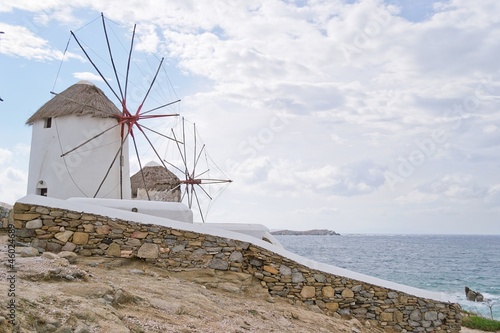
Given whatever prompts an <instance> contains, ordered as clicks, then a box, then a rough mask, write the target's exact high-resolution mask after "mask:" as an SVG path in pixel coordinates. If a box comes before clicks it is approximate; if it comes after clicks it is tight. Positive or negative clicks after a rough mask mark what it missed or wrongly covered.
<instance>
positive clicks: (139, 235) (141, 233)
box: [130, 231, 149, 239]
mask: <svg viewBox="0 0 500 333" xmlns="http://www.w3.org/2000/svg"><path fill="white" fill-rule="evenodd" d="M148 234H149V233H148V232H147V231H136V232H134V233H133V234H132V235H131V236H130V238H138V239H144V238H146V237H147V236H148Z"/></svg>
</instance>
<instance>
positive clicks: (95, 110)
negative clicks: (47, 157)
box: [26, 81, 121, 125]
mask: <svg viewBox="0 0 500 333" xmlns="http://www.w3.org/2000/svg"><path fill="white" fill-rule="evenodd" d="M120 114H121V112H120V110H118V108H117V107H116V106H115V105H114V104H113V103H112V102H111V101H110V100H109V99H108V98H107V97H106V95H104V93H103V92H102V90H101V89H99V88H97V87H96V86H95V85H94V84H92V83H90V82H87V81H80V82H78V83H76V84H74V85H72V86H71V87H69V88H68V89H66V90H64V91H63V92H62V93H60V94H57V95H56V96H55V97H53V98H52V99H51V100H50V101H48V102H47V103H45V104H44V105H43V106H42V107H41V108H40V109H38V111H37V112H35V114H34V115H32V116H31V117H30V118H29V119H28V120H27V121H26V124H30V125H31V124H33V123H34V122H35V121H38V120H43V119H44V118H51V117H62V116H69V115H77V116H83V115H90V116H93V117H101V118H110V117H113V116H115V115H120Z"/></svg>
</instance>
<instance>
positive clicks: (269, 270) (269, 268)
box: [264, 266, 279, 275]
mask: <svg viewBox="0 0 500 333" xmlns="http://www.w3.org/2000/svg"><path fill="white" fill-rule="evenodd" d="M264 270H265V271H266V272H268V273H271V274H274V275H278V273H279V271H278V270H277V269H276V268H274V267H272V266H264Z"/></svg>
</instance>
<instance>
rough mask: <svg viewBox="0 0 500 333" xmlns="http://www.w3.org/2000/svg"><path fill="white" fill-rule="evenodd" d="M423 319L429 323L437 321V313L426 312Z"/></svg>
mask: <svg viewBox="0 0 500 333" xmlns="http://www.w3.org/2000/svg"><path fill="white" fill-rule="evenodd" d="M424 319H425V320H429V321H433V320H437V319H438V313H437V312H436V311H427V312H426V313H425V314H424Z"/></svg>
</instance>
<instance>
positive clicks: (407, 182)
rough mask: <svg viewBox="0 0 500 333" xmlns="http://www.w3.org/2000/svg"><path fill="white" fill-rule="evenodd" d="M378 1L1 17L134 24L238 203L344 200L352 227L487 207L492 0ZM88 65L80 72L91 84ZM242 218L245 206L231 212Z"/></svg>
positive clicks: (127, 4) (494, 118) (87, 2)
mask: <svg viewBox="0 0 500 333" xmlns="http://www.w3.org/2000/svg"><path fill="white" fill-rule="evenodd" d="M387 2H388V1H387ZM387 2H384V1H381V0H380V1H375V0H361V1H356V2H354V3H345V2H343V1H329V2H317V1H316V2H306V3H303V4H302V6H296V5H294V4H292V3H286V2H282V1H273V0H271V1H260V2H259V1H257V2H252V3H251V4H248V3H245V2H240V3H238V2H234V3H231V4H226V3H224V2H215V3H189V2H185V1H168V2H145V3H144V2H141V1H138V0H125V1H121V2H118V1H106V2H102V1H99V0H80V1H77V2H72V3H67V2H62V1H51V2H43V3H42V2H32V1H31V2H30V1H16V2H14V1H4V2H2V4H1V5H0V11H4V12H5V11H9V10H14V9H15V8H18V9H19V10H25V11H30V12H33V13H34V16H35V18H36V21H34V24H39V25H40V26H47V27H48V26H51V24H54V22H56V23H57V25H58V28H60V26H59V25H61V26H64V27H65V28H66V27H67V26H69V27H71V28H75V25H77V24H78V26H79V24H80V23H79V22H76V21H75V23H72V22H71V20H73V19H74V18H75V17H78V16H79V15H78V14H80V13H82V14H83V12H84V11H81V9H85V11H86V12H88V10H90V11H91V13H92V14H95V16H96V17H97V16H98V12H100V11H103V12H104V13H105V14H106V15H108V16H109V17H110V19H112V20H114V21H116V22H118V23H119V24H123V26H125V27H126V28H127V29H129V28H131V26H132V23H133V22H137V23H138V35H139V36H141V41H142V42H141V41H138V44H137V45H138V50H144V51H146V50H155V51H157V52H158V54H159V55H160V56H163V55H165V56H167V57H168V58H169V62H170V64H173V65H175V66H178V68H180V70H181V71H182V72H183V74H185V75H186V76H187V77H189V79H191V80H192V81H190V84H191V83H194V84H193V85H192V86H189V87H188V88H185V91H188V94H189V96H182V99H183V101H184V103H183V110H182V112H183V113H186V114H189V117H190V118H192V119H193V120H195V121H197V122H199V124H200V128H202V129H203V130H204V132H203V136H204V138H207V141H209V142H207V143H211V144H210V145H209V147H210V150H211V152H214V153H213V155H216V156H218V157H219V158H220V159H222V161H223V162H224V161H226V160H225V159H228V162H227V163H225V164H224V163H223V162H222V163H220V164H222V165H224V166H227V169H229V170H230V171H231V177H232V178H233V179H234V180H235V183H233V184H232V185H231V195H233V196H234V198H232V199H234V200H235V201H236V202H238V203H245V202H247V199H248V197H251V201H252V203H253V204H254V205H256V206H259V207H262V210H263V211H266V212H269V211H271V210H273V209H278V208H277V206H278V204H276V202H277V201H274V200H275V199H276V200H279V199H286V200H292V199H294V200H298V199H299V198H300V200H301V202H302V203H301V204H303V205H312V203H317V202H318V200H323V199H325V200H328V198H329V199H332V198H333V199H332V200H337V199H339V198H340V199H341V200H344V201H343V203H344V206H340V205H337V203H335V207H340V209H341V210H342V214H339V215H338V217H339V219H341V218H343V217H344V216H346V221H352V215H351V219H349V217H348V216H349V215H344V213H345V212H349V210H348V209H346V208H345V205H352V206H355V207H367V208H366V211H367V212H368V211H370V212H372V215H370V216H368V215H362V212H359V215H356V216H357V217H358V218H359V219H360V220H363V219H364V220H368V219H369V220H371V219H373V220H377V219H378V220H379V221H382V222H381V223H386V222H385V221H389V220H390V219H389V218H387V216H388V215H391V214H394V215H397V214H401V215H400V217H401V216H402V217H406V218H408V219H410V218H411V217H410V216H408V213H406V212H405V211H404V210H403V208H402V207H404V208H407V207H408V206H409V205H411V204H414V203H419V204H420V205H422V206H425V208H427V209H428V211H430V210H431V209H434V212H435V213H436V216H437V217H436V219H438V217H443V219H446V216H449V215H446V214H450V212H452V211H453V209H452V206H453V205H462V206H463V207H468V208H469V209H470V211H471V212H479V211H481V207H482V206H481V205H484V203H485V202H487V203H488V202H489V204H490V206H491V204H492V203H494V202H498V201H496V199H495V198H497V194H498V191H497V190H496V188H495V187H494V186H493V185H491V184H498V183H500V178H499V177H500V176H498V170H497V168H496V166H497V165H498V162H499V159H498V145H499V142H500V141H499V134H498V128H499V126H500V116H499V113H498V112H497V109H498V101H499V96H500V83H499V82H500V65H499V64H498V61H497V60H496V58H495V57H496V55H497V54H498V53H499V51H500V46H499V44H498V38H499V36H500V30H499V28H498V26H497V23H496V21H495V17H496V16H495V13H499V12H500V3H499V2H498V1H496V0H484V1H481V4H478V3H474V2H470V1H467V0H451V1H447V2H437V1H436V3H435V7H434V12H430V13H429V14H428V15H427V16H426V17H424V18H421V19H420V20H419V21H418V22H416V21H415V20H409V19H407V18H405V17H403V16H401V15H402V14H399V8H398V7H397V6H394V5H389V4H387ZM130 8H134V10H131V9H130ZM92 11H95V12H92ZM403 12H404V8H403V9H402V11H401V13H403ZM497 16H498V15H497ZM78 26H77V27H78ZM10 27H14V28H16V29H18V30H16V35H17V36H21V37H24V36H26V37H27V38H26V41H27V42H26V43H25V42H24V41H23V40H22V39H21V41H18V42H17V43H19V44H12V43H14V42H12V41H10V42H9V43H10V45H9V46H8V47H9V49H6V46H5V45H6V44H7V43H6V39H5V38H6V37H7V35H8V34H7V33H6V34H5V35H4V36H2V43H1V45H2V49H1V50H2V51H0V52H2V53H4V54H9V55H12V56H15V55H16V56H20V57H25V58H28V59H37V60H55V59H60V56H61V54H60V53H57V52H56V51H54V50H52V48H51V46H50V43H49V42H48V41H46V40H45V39H44V38H40V37H39V36H37V35H36V34H35V33H32V32H30V31H29V30H27V29H24V30H23V29H22V27H18V26H8V25H5V24H4V25H3V26H0V29H2V30H4V31H6V28H10ZM6 32H7V31H6ZM12 38H14V37H12ZM16 38H17V37H16ZM51 42H52V41H51ZM125 48H126V47H125ZM346 48H348V49H349V48H350V50H351V51H352V52H351V53H350V54H347V55H348V56H349V57H346ZM18 50H19V52H18ZM106 52H107V50H103V54H104V55H106ZM104 58H106V59H107V57H106V56H104ZM177 61H178V63H177ZM176 70H177V69H174V71H176ZM74 72H76V70H75V71H74ZM83 72H84V70H82V71H78V73H80V74H78V75H79V77H77V78H79V79H88V77H86V75H88V74H81V73H83ZM108 76H109V75H108ZM186 76H185V77H180V76H179V77H180V79H181V80H182V79H185V78H186ZM94 78H95V77H94ZM199 78H203V80H202V81H198V79H199ZM200 82H201V83H200ZM139 84H140V83H139ZM174 84H177V83H174ZM181 84H182V82H181ZM193 91H195V92H196V93H192V92H193ZM141 96H143V95H141ZM276 114H280V115H283V116H284V119H287V122H286V123H284V126H282V129H281V130H279V131H275V132H272V138H270V139H269V140H265V141H266V142H265V144H263V142H262V140H261V141H260V142H257V144H258V146H253V145H252V143H251V141H250V139H252V138H258V137H259V135H261V136H262V133H264V132H265V131H266V129H269V128H271V127H270V121H271V120H272V119H273V117H275V115H276ZM436 130H440V131H443V132H444V133H445V134H446V139H445V140H444V141H443V142H440V143H434V144H435V149H433V150H432V151H431V152H430V153H429V154H427V155H426V158H425V161H424V162H423V163H422V164H421V165H418V166H415V168H414V169H415V170H414V172H413V173H411V175H408V176H407V177H405V178H404V182H403V183H404V184H401V185H402V186H401V187H398V191H399V192H394V193H387V191H384V189H385V188H384V186H383V185H384V178H383V172H384V171H385V170H386V169H387V168H388V167H389V166H390V165H391V163H392V161H397V160H398V158H399V157H403V158H406V159H408V158H409V156H411V153H412V152H413V151H415V150H417V149H421V148H420V147H419V146H418V145H417V144H416V142H417V141H419V142H420V141H422V140H427V139H429V138H432V133H433V132H434V131H436ZM266 133H267V132H266ZM216 161H217V162H219V160H216ZM491 186H493V187H491ZM259 198H265V199H259ZM394 199H396V200H394ZM259 200H261V201H259ZM286 200H285V201H286ZM394 202H396V203H394ZM472 202H473V203H474V205H476V206H474V207H473V206H471V205H472ZM440 203H445V204H446V207H444V206H443V208H442V209H438V208H436V205H439V204H440ZM467 204H470V205H467ZM323 206H324V205H322V204H315V205H314V207H323ZM380 206H383V207H384V209H383V212H381V211H382V209H381V208H379V207H380ZM482 208H484V207H482ZM297 209H301V208H297ZM353 211H354V210H351V214H356V213H357V212H355V213H354V212H353ZM373 212H376V213H373ZM247 213H248V214H255V213H252V212H251V209H249V210H248V212H242V213H239V214H240V216H245V214H247ZM366 214H368V213H366ZM377 214H378V215H377ZM405 214H406V215H405ZM439 214H442V215H439ZM471 214H472V213H471ZM223 215H224V214H222V215H221V216H223ZM268 215H269V214H268ZM268 215H266V214H262V215H259V217H262V218H266V216H268ZM277 215H279V213H277ZM269 216H270V215H269ZM368 217H369V218H368ZM400 220H401V219H400ZM398 221H399V220H398ZM262 222H263V223H266V222H267V221H265V220H262ZM387 223H389V222H387ZM398 223H399V222H398ZM395 228H404V226H400V225H396V226H395ZM360 229H362V228H360Z"/></svg>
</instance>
